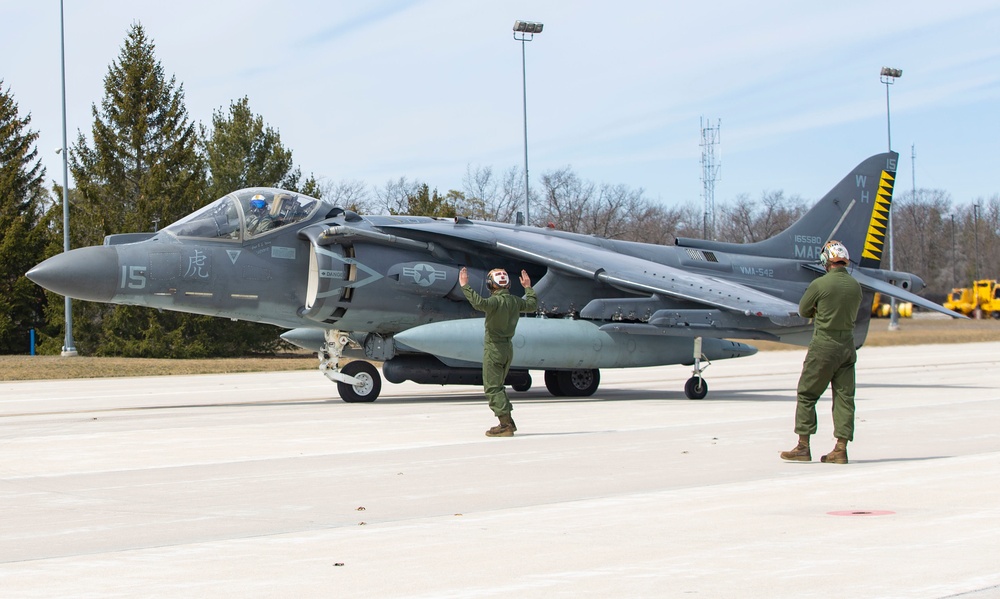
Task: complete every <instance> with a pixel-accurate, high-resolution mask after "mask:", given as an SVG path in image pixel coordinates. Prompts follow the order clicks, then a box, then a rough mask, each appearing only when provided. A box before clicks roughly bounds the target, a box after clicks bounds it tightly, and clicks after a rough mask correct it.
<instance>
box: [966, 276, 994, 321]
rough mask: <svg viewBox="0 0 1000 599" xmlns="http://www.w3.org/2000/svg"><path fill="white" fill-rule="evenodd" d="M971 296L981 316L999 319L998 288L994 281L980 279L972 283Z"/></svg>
mask: <svg viewBox="0 0 1000 599" xmlns="http://www.w3.org/2000/svg"><path fill="white" fill-rule="evenodd" d="M972 294H973V295H974V296H975V299H976V304H977V307H978V308H979V310H980V312H981V315H982V316H992V317H993V318H1000V295H998V294H1000V287H998V286H997V281H996V279H981V280H979V281H974V282H973V283H972Z"/></svg>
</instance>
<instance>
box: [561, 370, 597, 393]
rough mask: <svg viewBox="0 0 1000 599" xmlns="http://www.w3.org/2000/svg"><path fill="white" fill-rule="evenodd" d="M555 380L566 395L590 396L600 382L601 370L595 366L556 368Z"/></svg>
mask: <svg viewBox="0 0 1000 599" xmlns="http://www.w3.org/2000/svg"><path fill="white" fill-rule="evenodd" d="M556 381H557V382H558V384H559V388H560V389H561V390H562V394H563V395H565V396H566V397H590V396H591V395H593V394H594V393H595V392H596V391H597V387H598V386H599V385H600V384H601V371H600V370H598V369H596V368H590V369H586V370H557V371H556Z"/></svg>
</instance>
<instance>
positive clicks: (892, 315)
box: [879, 67, 903, 331]
mask: <svg viewBox="0 0 1000 599" xmlns="http://www.w3.org/2000/svg"><path fill="white" fill-rule="evenodd" d="M902 76H903V71H902V69H893V68H889V67H882V71H881V72H880V73H879V80H880V81H881V82H882V83H884V84H885V131H886V135H887V137H888V140H889V151H890V152H891V151H892V126H891V124H890V120H889V86H890V85H892V84H893V82H895V80H896V79H898V78H899V77H902ZM887 228H888V229H889V270H895V268H894V265H893V251H892V250H893V247H892V205H891V204H890V206H889V222H888V223H887ZM898 329H899V314H897V313H896V298H894V297H890V298H889V330H890V331H895V330H898Z"/></svg>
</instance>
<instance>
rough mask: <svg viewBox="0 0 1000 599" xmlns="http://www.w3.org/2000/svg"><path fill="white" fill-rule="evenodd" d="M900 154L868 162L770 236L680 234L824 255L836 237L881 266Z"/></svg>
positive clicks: (700, 243) (775, 253) (862, 260)
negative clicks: (743, 239)
mask: <svg viewBox="0 0 1000 599" xmlns="http://www.w3.org/2000/svg"><path fill="white" fill-rule="evenodd" d="M898 158H899V154H897V153H896V152H886V153H884V154H877V155H875V156H872V157H871V158H868V159H867V160H865V161H863V162H862V163H861V164H859V165H858V166H856V167H855V168H854V170H852V171H851V172H850V174H848V175H847V176H846V177H844V178H843V179H842V180H841V181H840V183H838V184H837V185H836V186H835V187H834V188H833V189H831V190H830V192H829V193H827V194H826V195H825V196H823V199H821V200H820V201H819V202H817V203H816V205H815V206H813V207H812V208H811V209H810V210H809V212H807V213H805V215H803V216H802V218H800V219H799V220H798V221H796V222H795V223H794V224H792V226H790V227H788V228H787V229H785V230H784V231H782V232H781V233H778V234H777V235H775V236H774V237H771V238H770V239H765V240H764V241H758V242H756V243H749V244H732V243H722V242H714V241H704V240H700V239H682V238H679V239H678V240H677V245H681V246H687V247H698V248H702V249H715V250H720V251H739V252H740V253H749V254H753V255H758V256H770V257H774V258H798V259H801V260H818V259H819V254H820V252H821V251H822V249H823V245H824V244H825V243H826V242H827V241H829V240H830V239H836V240H838V241H840V242H841V243H843V244H844V245H845V246H846V247H847V251H848V252H850V254H851V261H852V262H855V263H857V264H859V265H860V266H866V267H871V268H878V267H879V264H881V261H882V249H883V245H884V241H885V233H886V227H887V225H888V220H889V206H890V205H891V204H892V188H893V185H894V183H895V180H896V162H897V160H898Z"/></svg>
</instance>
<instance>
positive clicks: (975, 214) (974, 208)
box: [972, 204, 979, 281]
mask: <svg viewBox="0 0 1000 599" xmlns="http://www.w3.org/2000/svg"><path fill="white" fill-rule="evenodd" d="M972 216H973V218H974V219H975V224H974V230H975V233H974V234H975V237H976V279H975V280H976V281H978V280H979V204H973V205H972Z"/></svg>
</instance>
